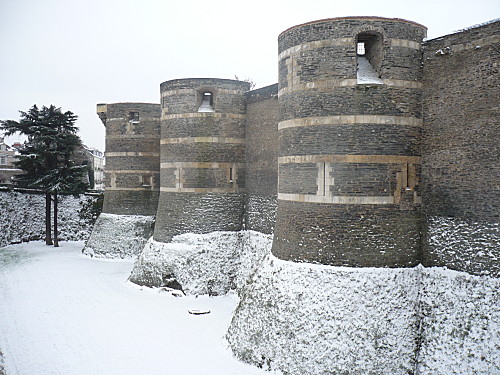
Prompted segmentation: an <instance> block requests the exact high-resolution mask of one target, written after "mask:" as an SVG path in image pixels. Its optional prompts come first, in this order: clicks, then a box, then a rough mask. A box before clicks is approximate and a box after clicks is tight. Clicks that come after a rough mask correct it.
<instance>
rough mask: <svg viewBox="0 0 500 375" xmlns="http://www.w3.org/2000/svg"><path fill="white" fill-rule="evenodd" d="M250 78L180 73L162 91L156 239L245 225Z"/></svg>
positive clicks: (162, 240) (161, 88)
mask: <svg viewBox="0 0 500 375" xmlns="http://www.w3.org/2000/svg"><path fill="white" fill-rule="evenodd" d="M249 86H250V84H249V83H247V82H241V81H234V80H228V79H212V78H198V79H177V80H172V81H166V82H163V83H162V84H161V86H160V91H161V108H162V113H161V140H160V153H161V160H160V163H161V164H160V167H161V187H160V200H159V206H158V213H157V218H156V225H155V232H154V239H155V240H157V241H161V242H168V241H169V240H170V239H171V238H172V237H173V236H174V235H177V234H181V233H186V232H194V233H208V232H212V231H218V230H228V231H234V230H240V229H241V227H242V222H243V209H244V186H245V179H244V178H245V177H244V176H245V174H244V165H245V164H244V163H245V96H244V93H245V92H246V91H248V89H249Z"/></svg>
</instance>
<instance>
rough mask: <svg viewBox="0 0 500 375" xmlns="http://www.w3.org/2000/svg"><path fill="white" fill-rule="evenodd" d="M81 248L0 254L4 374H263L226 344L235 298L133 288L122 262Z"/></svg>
mask: <svg viewBox="0 0 500 375" xmlns="http://www.w3.org/2000/svg"><path fill="white" fill-rule="evenodd" d="M82 248H83V242H62V243H61V247H60V248H54V247H47V246H45V245H43V244H42V243H41V242H31V243H23V244H19V245H11V246H8V247H5V248H1V249H0V301H1V302H0V351H1V352H2V353H3V356H4V362H5V370H6V371H7V374H8V375H49V374H50V375H80V374H81V375H89V374H99V375H115V374H119V375H127V374H133V375H137V374H147V375H155V374H162V375H164V374H196V375H212V374H213V375H225V374H231V375H234V374H241V375H245V374H261V375H262V374H269V372H265V371H264V370H261V369H258V368H256V367H253V366H251V365H247V364H245V363H243V362H240V361H238V360H236V359H235V358H234V357H233V355H232V353H231V351H230V350H229V349H228V348H227V347H226V344H225V341H224V340H223V336H224V334H225V332H226V329H227V326H228V325H229V322H230V319H231V316H232V313H233V310H234V309H235V307H236V305H237V303H238V298H237V297H236V296H235V295H228V296H224V297H210V298H209V297H207V296H200V297H198V298H196V297H174V296H172V295H171V294H170V293H168V292H162V291H161V290H160V289H150V288H146V287H140V286H137V285H135V284H132V283H129V282H126V280H127V277H128V276H129V274H130V271H131V269H132V266H133V263H132V260H96V259H95V258H93V259H92V258H89V257H87V256H84V255H82V254H81V249H82ZM192 309H208V310H210V313H209V314H206V315H192V314H190V313H189V312H188V311H189V310H192ZM0 364H1V359H0ZM0 369H1V365H0ZM0 372H1V371H0Z"/></svg>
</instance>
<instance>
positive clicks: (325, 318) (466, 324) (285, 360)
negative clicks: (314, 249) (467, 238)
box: [226, 256, 500, 375]
mask: <svg viewBox="0 0 500 375" xmlns="http://www.w3.org/2000/svg"><path fill="white" fill-rule="evenodd" d="M499 301H500V279H498V278H492V277H488V276H471V275H469V274H467V273H465V272H456V271H451V270H447V269H444V268H424V267H422V266H418V267H416V268H413V269H411V268H408V269H383V268H347V267H330V266H319V265H311V264H297V263H293V262H286V261H282V260H279V259H277V258H275V257H273V256H269V258H267V259H266V261H264V262H263V264H262V265H261V266H260V267H259V268H258V271H257V273H256V274H255V275H254V277H253V278H252V279H251V281H250V282H249V285H248V287H247V289H246V290H245V291H244V292H243V294H242V300H241V302H240V304H239V306H238V308H237V309H236V311H235V315H234V316H233V320H232V323H231V325H230V327H229V330H228V333H227V336H226V337H227V340H228V342H229V344H230V346H231V348H232V349H233V351H234V353H235V355H236V356H237V357H239V358H241V359H242V360H245V361H247V362H250V363H253V364H255V365H257V366H260V367H265V368H271V369H280V370H282V371H283V372H284V373H286V374H289V375H301V374H318V375H319V374H363V375H407V374H419V375H458V374H460V375H469V374H477V375H479V374H481V375H491V374H500V337H499V335H500V302H499Z"/></svg>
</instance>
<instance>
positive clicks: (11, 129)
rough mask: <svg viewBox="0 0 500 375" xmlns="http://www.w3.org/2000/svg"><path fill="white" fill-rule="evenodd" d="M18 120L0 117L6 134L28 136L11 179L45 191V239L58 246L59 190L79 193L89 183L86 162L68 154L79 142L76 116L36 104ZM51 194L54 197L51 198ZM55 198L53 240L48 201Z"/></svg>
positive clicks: (46, 241) (20, 150)
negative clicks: (17, 171) (80, 163)
mask: <svg viewBox="0 0 500 375" xmlns="http://www.w3.org/2000/svg"><path fill="white" fill-rule="evenodd" d="M19 113H20V115H21V116H20V117H21V119H20V121H19V122H18V121H13V120H6V121H0V129H2V130H3V131H4V134H5V135H6V136H9V135H12V134H17V133H19V134H22V135H25V136H27V138H28V140H27V141H26V142H25V143H24V145H23V147H21V148H20V149H19V152H20V156H19V157H18V161H16V163H15V164H16V166H17V167H18V168H20V169H22V170H23V172H24V173H23V174H21V175H19V176H17V178H16V179H15V180H14V183H15V184H16V185H19V186H23V187H29V188H37V189H40V190H42V191H44V192H45V243H46V244H47V245H52V244H54V246H59V242H58V233H57V211H58V193H71V194H79V193H82V192H84V191H85V190H86V189H87V187H88V185H87V183H86V182H85V180H84V176H85V175H86V172H87V167H86V166H76V165H74V163H73V162H72V160H71V156H72V154H73V152H74V151H75V150H76V148H78V147H80V146H81V140H80V137H79V136H78V135H77V134H76V133H77V131H78V127H77V126H76V125H75V122H76V119H77V116H76V115H74V114H73V113H72V112H70V111H67V112H64V113H63V112H62V111H61V108H56V107H55V106H53V105H51V106H50V107H45V106H43V107H42V108H41V109H40V110H39V109H38V107H37V106H36V105H34V106H33V107H32V108H30V109H29V110H28V112H23V111H19ZM52 197H53V199H52ZM52 200H53V202H54V241H52V236H51V201H52Z"/></svg>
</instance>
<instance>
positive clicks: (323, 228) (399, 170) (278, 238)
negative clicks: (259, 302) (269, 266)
mask: <svg viewBox="0 0 500 375" xmlns="http://www.w3.org/2000/svg"><path fill="white" fill-rule="evenodd" d="M366 32H375V33H378V34H379V35H381V37H382V44H381V47H380V50H381V51H382V52H381V59H382V62H381V66H380V78H381V79H382V80H384V84H380V85H374V84H369V85H366V84H358V82H357V80H356V78H357V61H356V60H357V56H356V37H357V35H359V34H361V33H366ZM425 34H426V29H425V28H424V27H423V26H421V25H418V24H415V23H413V22H409V21H404V20H397V19H381V18H374V17H353V18H340V19H330V20H322V21H315V22H311V23H308V24H304V25H299V26H295V27H293V28H291V29H288V30H287V31H285V32H284V33H282V34H281V35H280V37H279V52H280V62H279V120H280V123H279V125H278V129H279V131H278V134H279V159H278V162H279V187H278V211H277V219H276V230H275V237H274V241H273V248H272V251H273V254H275V255H276V256H278V257H279V258H281V259H287V260H293V261H306V262H317V263H323V264H330V265H339V266H355V267H363V266H369V267H371V266H373V267H382V266H388V267H410V266H414V265H415V264H417V263H418V262H419V259H420V224H421V223H420V214H419V210H420V192H419V179H420V173H421V168H420V166H419V163H420V155H421V150H420V137H421V131H422V111H421V103H422V102H421V101H422V89H421V84H420V80H421V77H422V71H421V65H422V52H421V49H420V43H421V42H422V39H423V37H424V36H425ZM323 187H324V189H323ZM334 202H335V203H334ZM373 202H378V204H374V203H373Z"/></svg>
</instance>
